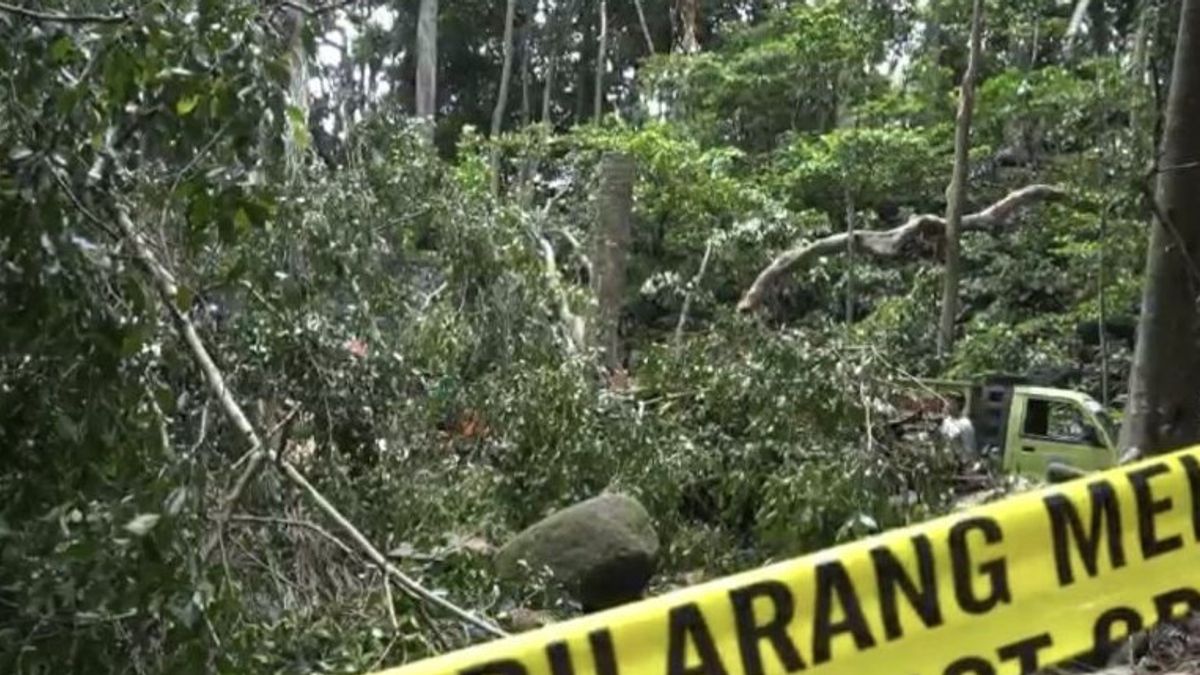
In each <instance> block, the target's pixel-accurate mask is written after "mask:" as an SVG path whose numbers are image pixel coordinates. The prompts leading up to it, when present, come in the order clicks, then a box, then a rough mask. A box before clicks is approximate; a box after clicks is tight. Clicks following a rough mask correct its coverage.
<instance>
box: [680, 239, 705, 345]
mask: <svg viewBox="0 0 1200 675" xmlns="http://www.w3.org/2000/svg"><path fill="white" fill-rule="evenodd" d="M712 250H713V240H712V238H709V240H708V243H707V244H706V245H705V246H704V257H703V258H701V259H700V269H699V270H697V271H696V276H694V277H692V282H691V283H690V284H688V286H687V290H686V291H685V292H684V296H683V307H681V308H680V310H679V321H678V322H677V323H676V324H675V345H676V346H679V343H681V342H683V329H684V327H685V326H686V325H687V319H688V312H690V311H691V310H692V298H694V297H695V296H696V291H697V290H698V289H699V288H700V282H701V281H703V280H704V273H705V272H706V271H708V259H709V258H711V257H712Z"/></svg>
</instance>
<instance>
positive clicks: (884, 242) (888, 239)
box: [738, 185, 1066, 312]
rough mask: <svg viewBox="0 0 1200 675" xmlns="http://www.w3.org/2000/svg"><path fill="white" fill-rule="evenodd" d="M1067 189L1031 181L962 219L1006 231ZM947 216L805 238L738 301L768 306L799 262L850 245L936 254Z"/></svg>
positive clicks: (873, 251) (908, 254) (747, 306)
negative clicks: (1023, 213) (1020, 215)
mask: <svg viewBox="0 0 1200 675" xmlns="http://www.w3.org/2000/svg"><path fill="white" fill-rule="evenodd" d="M1065 194H1066V193H1065V192H1063V191H1062V190H1060V189H1059V188H1056V187H1053V186H1050V185H1029V186H1026V187H1023V188H1021V189H1020V190H1016V191H1015V192H1010V193H1009V194H1008V195H1006V196H1005V197H1004V198H1003V199H1001V200H1000V201H998V202H996V203H995V204H992V205H991V206H989V207H987V208H986V209H984V210H982V211H979V212H978V213H973V214H971V215H969V216H966V217H964V218H963V219H962V230H963V231H964V232H971V231H976V230H977V231H981V232H988V233H990V234H992V235H999V234H1003V233H1004V231H1005V229H1006V226H1007V225H1008V224H1009V223H1010V222H1011V220H1012V217H1013V215H1015V214H1016V213H1017V211H1019V210H1020V209H1021V208H1022V207H1024V206H1027V205H1029V204H1031V203H1033V202H1037V201H1047V200H1051V199H1057V198H1059V197H1062V196H1063V195H1065ZM946 230H947V227H946V219H945V218H942V217H941V216H935V215H933V214H930V213H927V214H924V215H919V216H913V217H912V218H910V219H909V220H908V222H906V223H904V224H903V225H901V226H900V227H897V228H893V229H891V230H883V231H879V230H855V231H854V232H853V233H847V232H839V233H838V234H831V235H829V236H828V237H825V238H823V239H818V240H817V241H814V242H809V243H804V244H801V245H799V246H797V247H795V248H792V249H789V250H787V251H784V252H783V253H781V254H779V256H777V257H776V258H775V259H774V260H772V261H771V264H769V265H767V267H766V268H764V269H763V271H761V272H759V273H758V277H756V278H755V279H754V283H753V284H751V285H750V288H747V289H746V292H745V293H744V294H743V295H742V299H741V301H740V302H738V311H740V312H749V311H753V310H755V309H758V308H759V307H761V306H762V304H763V301H764V300H765V299H766V296H767V294H768V293H769V292H770V291H771V289H773V288H774V287H775V286H776V285H777V284H778V283H779V282H780V281H781V280H782V279H783V278H784V277H785V276H787V275H788V274H789V273H790V272H791V271H792V270H794V269H796V268H797V267H803V266H805V265H807V264H808V263H810V262H812V261H813V260H815V259H817V258H820V257H822V256H830V255H837V254H839V253H845V252H846V251H848V250H853V251H855V252H862V253H866V254H869V255H871V256H873V257H876V258H901V257H902V258H912V257H914V256H920V255H931V254H932V253H933V252H934V251H935V250H937V248H938V247H939V246H941V245H942V241H943V240H944V239H945V237H946Z"/></svg>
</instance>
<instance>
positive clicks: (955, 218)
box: [937, 0, 983, 357]
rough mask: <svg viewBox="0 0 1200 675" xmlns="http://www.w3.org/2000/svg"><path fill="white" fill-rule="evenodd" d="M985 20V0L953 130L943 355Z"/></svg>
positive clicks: (976, 10) (979, 5) (976, 12)
mask: <svg viewBox="0 0 1200 675" xmlns="http://www.w3.org/2000/svg"><path fill="white" fill-rule="evenodd" d="M982 23H983V0H975V2H974V7H973V8H972V10H971V51H970V55H969V56H968V57H967V70H966V72H965V73H963V79H962V91H961V92H960V93H959V99H958V121H957V128H956V129H955V132H954V173H953V174H952V175H951V177H950V187H948V188H947V189H946V249H945V251H946V264H945V269H944V271H943V276H942V314H941V320H940V321H939V322H938V339H937V352H938V356H940V357H944V356H946V355H948V354H949V353H950V349H951V347H952V346H953V344H954V321H955V319H956V318H957V317H958V286H959V283H958V280H959V277H960V276H961V275H962V269H961V268H962V261H961V260H960V254H959V247H958V244H959V232H960V230H961V229H962V212H963V203H964V202H965V201H966V192H967V159H968V153H969V152H970V149H971V113H972V112H973V110H974V108H975V73H976V71H977V70H978V68H979V41H980V32H981V30H982Z"/></svg>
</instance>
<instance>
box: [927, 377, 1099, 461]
mask: <svg viewBox="0 0 1200 675" xmlns="http://www.w3.org/2000/svg"><path fill="white" fill-rule="evenodd" d="M923 384H925V386H928V387H930V388H931V389H933V390H935V391H940V392H943V393H953V394H955V395H957V396H958V397H961V399H962V400H963V402H964V406H965V407H964V410H965V411H966V413H967V418H968V419H970V420H971V424H972V426H973V427H974V428H975V439H976V445H977V446H978V447H979V449H980V450H982V451H984V452H985V453H986V454H988V455H990V456H994V457H998V458H999V460H1000V466H1001V467H1002V468H1003V470H1004V471H1006V472H1008V473H1013V474H1018V475H1023V476H1028V477H1030V478H1035V479H1038V480H1051V481H1055V480H1062V479H1064V478H1070V477H1073V476H1078V475H1080V474H1083V473H1088V472H1091V471H1097V470H1100V469H1106V468H1109V467H1112V466H1116V465H1117V463H1118V461H1119V458H1120V454H1119V453H1118V451H1117V430H1116V426H1115V425H1114V424H1113V421H1112V419H1111V418H1110V417H1109V415H1108V413H1107V412H1105V410H1104V408H1103V406H1101V405H1100V404H1099V403H1098V402H1097V401H1096V400H1095V399H1093V398H1092V397H1091V396H1088V395H1087V394H1084V393H1080V392H1077V391H1071V390H1069V389H1056V388H1052V387H1043V386H1035V385H1032V384H1027V383H1024V382H1023V381H1021V380H1020V379H1019V378H1012V377H991V378H988V379H986V380H984V381H983V382H980V383H971V382H958V381H948V380H925V381H923Z"/></svg>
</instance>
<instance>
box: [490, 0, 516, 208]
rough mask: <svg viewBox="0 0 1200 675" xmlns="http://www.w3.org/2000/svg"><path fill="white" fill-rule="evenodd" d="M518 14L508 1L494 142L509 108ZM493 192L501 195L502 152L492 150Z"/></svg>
mask: <svg viewBox="0 0 1200 675" xmlns="http://www.w3.org/2000/svg"><path fill="white" fill-rule="evenodd" d="M516 13H517V0H508V4H507V5H505V8H504V44H503V50H504V63H503V65H502V66H501V67H500V87H499V91H497V93H496V107H495V108H494V109H493V110H492V140H493V141H494V140H497V139H498V138H499V137H500V131H501V130H502V129H503V127H504V113H505V111H506V110H507V108H508V86H509V82H510V81H511V80H512V61H513V21H514V20H515V18H516ZM492 192H493V193H495V194H499V193H500V150H499V148H496V149H494V150H492Z"/></svg>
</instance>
